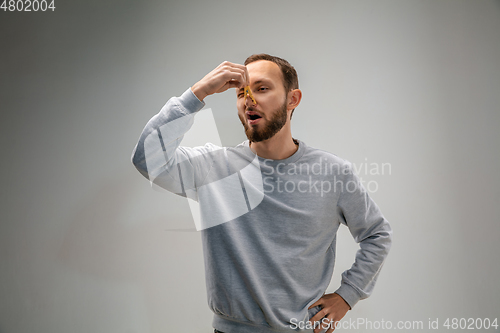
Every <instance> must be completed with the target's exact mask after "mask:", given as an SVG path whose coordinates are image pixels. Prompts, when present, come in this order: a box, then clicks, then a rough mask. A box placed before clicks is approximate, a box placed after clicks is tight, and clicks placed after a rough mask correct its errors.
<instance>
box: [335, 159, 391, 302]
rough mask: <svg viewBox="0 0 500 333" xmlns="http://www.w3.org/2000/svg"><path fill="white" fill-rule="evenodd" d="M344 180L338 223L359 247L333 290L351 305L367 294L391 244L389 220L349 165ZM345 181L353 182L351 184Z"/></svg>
mask: <svg viewBox="0 0 500 333" xmlns="http://www.w3.org/2000/svg"><path fill="white" fill-rule="evenodd" d="M345 167H346V168H345V170H350V171H349V172H346V173H344V177H343V178H344V183H343V188H342V189H341V191H342V192H341V194H340V197H339V200H338V202H337V211H338V215H339V218H340V220H341V223H343V224H345V225H347V227H348V228H349V231H350V233H351V235H352V236H353V238H354V240H355V241H356V242H357V243H359V246H360V249H359V250H358V252H357V253H356V259H355V261H354V264H353V265H352V267H351V268H350V269H349V270H347V271H345V272H343V273H342V282H341V286H340V288H339V289H337V290H336V291H335V293H337V294H339V295H340V296H342V298H343V299H344V300H345V301H346V302H347V303H348V304H349V306H350V307H351V308H352V307H354V305H355V304H356V303H357V302H358V301H359V300H361V299H365V298H367V297H368V296H370V295H371V293H372V291H373V288H374V286H375V283H376V281H377V278H378V275H379V273H380V270H381V269H382V266H383V264H384V261H385V259H386V257H387V255H388V253H389V250H390V248H391V244H392V230H391V227H390V225H389V222H388V221H387V220H386V219H385V218H384V216H383V215H382V212H381V211H380V209H379V208H378V206H377V205H376V204H375V202H374V201H373V200H372V199H371V197H370V196H369V195H368V192H367V191H366V189H365V188H364V187H363V186H362V184H361V182H360V180H359V178H358V177H357V176H356V175H355V174H354V172H353V171H352V167H351V166H350V165H347V164H346V166H345ZM349 184H356V187H355V188H354V190H353V188H352V187H353V186H352V185H349Z"/></svg>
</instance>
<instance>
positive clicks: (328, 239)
mask: <svg viewBox="0 0 500 333" xmlns="http://www.w3.org/2000/svg"><path fill="white" fill-rule="evenodd" d="M247 86H250V90H248V89H246V87H247ZM230 88H236V94H237V109H238V116H239V118H240V120H241V122H242V124H243V126H244V129H245V133H246V135H247V137H248V140H246V141H245V142H243V143H242V144H240V145H238V146H236V147H232V148H226V147H224V148H223V147H217V146H215V145H213V144H206V145H205V146H203V147H195V148H188V147H181V146H180V142H181V140H182V136H183V134H184V133H186V132H187V131H188V130H189V128H190V127H191V125H192V123H193V118H194V116H195V114H196V113H197V112H198V111H199V110H201V109H202V108H203V106H204V105H205V103H204V100H205V98H206V97H207V96H209V95H212V94H215V93H221V92H224V91H226V90H228V89H230ZM298 88H299V86H298V78H297V73H296V71H295V69H294V68H293V67H292V66H291V65H290V64H289V63H288V62H287V61H286V60H284V59H281V58H278V57H274V56H270V55H267V54H258V55H252V56H250V57H249V58H247V59H246V61H245V65H240V64H234V63H230V62H227V61H226V62H224V63H222V64H221V65H219V66H218V67H217V68H215V69H214V70H213V71H212V72H210V73H209V74H207V75H206V76H205V77H204V78H203V79H201V80H200V81H199V82H197V83H196V84H194V85H193V86H192V87H191V88H189V89H187V90H186V91H185V92H184V93H183V94H182V95H181V96H180V97H178V98H177V97H173V98H171V99H170V100H169V101H168V102H167V103H166V105H165V106H164V107H163V108H162V110H161V111H160V112H159V113H158V114H157V115H156V116H154V117H153V118H152V119H151V120H150V121H149V122H148V124H147V125H146V127H145V128H144V130H143V132H142V134H141V137H140V139H139V142H138V144H137V145H136V147H135V149H134V152H133V154H132V162H133V163H134V165H135V166H136V168H137V169H138V170H139V171H140V172H141V173H142V174H143V175H144V176H145V177H147V178H148V179H149V180H150V181H151V182H152V184H156V185H159V186H162V187H164V188H166V189H168V190H169V191H172V192H174V193H177V194H180V195H183V196H186V197H188V198H191V199H193V200H195V201H197V202H198V203H199V205H200V215H201V221H200V222H198V223H197V228H198V229H199V230H201V232H202V240H203V249H204V257H205V270H206V273H205V275H206V283H207V294H208V295H207V296H208V303H209V306H210V308H211V310H212V311H213V312H214V320H213V326H214V328H215V332H224V333H246V332H252V333H253V332H263V333H266V332H312V331H313V329H314V332H315V333H317V332H320V331H321V330H322V329H324V330H325V331H327V332H328V333H329V332H332V331H333V330H334V328H335V325H334V323H335V322H338V321H339V320H340V319H342V317H344V315H345V314H346V313H347V311H348V310H349V309H351V308H352V307H353V306H354V305H355V304H356V303H357V302H358V301H359V300H360V299H364V298H366V297H368V296H369V295H370V294H371V292H372V290H373V287H374V284H375V282H376V280H377V277H378V275H379V272H380V269H381V267H382V265H383V262H384V260H385V258H386V256H387V254H388V252H389V249H390V245H391V234H392V231H391V228H390V226H389V224H388V222H387V220H386V219H385V218H384V217H383V215H382V214H381V212H380V210H379V209H378V207H377V206H376V204H375V203H374V202H373V201H372V200H371V198H370V197H369V196H368V194H367V193H366V191H365V190H364V188H363V187H362V186H361V185H360V183H359V179H358V178H357V176H356V175H354V174H353V173H352V171H351V168H350V164H349V163H348V162H346V161H344V160H342V159H340V158H338V157H337V156H335V155H333V154H330V153H328V152H325V151H321V150H319V149H315V148H312V147H309V146H307V145H306V144H305V143H304V142H303V141H300V140H297V139H294V138H293V137H292V134H291V118H292V113H293V112H294V110H295V108H296V107H297V106H298V105H299V104H300V101H301V98H302V92H301V91H300V90H299V89H298ZM252 95H253V96H252ZM308 113H309V115H310V116H311V117H314V114H313V110H308ZM340 224H344V225H347V227H348V228H349V230H350V232H351V234H352V235H353V237H354V239H355V240H356V241H357V242H358V243H360V250H359V251H358V253H357V255H356V259H355V262H354V264H353V266H352V267H351V268H350V269H349V270H347V271H346V272H344V273H343V274H342V282H341V285H340V287H339V288H338V289H337V291H336V292H335V293H332V294H324V293H325V290H326V288H327V287H328V285H329V283H330V280H331V277H332V273H333V267H334V261H335V244H336V232H337V229H338V227H339V225H340Z"/></svg>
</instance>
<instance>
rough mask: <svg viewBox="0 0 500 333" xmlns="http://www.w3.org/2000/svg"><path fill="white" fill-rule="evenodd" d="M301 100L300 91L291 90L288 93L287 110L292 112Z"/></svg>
mask: <svg viewBox="0 0 500 333" xmlns="http://www.w3.org/2000/svg"><path fill="white" fill-rule="evenodd" d="M301 99H302V91H300V89H293V90H290V91H289V92H288V98H287V106H286V108H287V110H293V109H295V108H296V107H297V106H299V104H300V100H301Z"/></svg>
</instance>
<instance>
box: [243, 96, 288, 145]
mask: <svg viewBox="0 0 500 333" xmlns="http://www.w3.org/2000/svg"><path fill="white" fill-rule="evenodd" d="M247 110H248V111H254V109H253V108H251V107H250V108H247ZM239 117H240V121H241V123H242V124H243V127H244V128H245V134H246V136H247V138H248V141H250V142H260V141H264V140H267V139H270V138H272V137H273V136H274V135H275V134H276V133H278V132H279V131H280V130H281V129H282V128H283V126H285V124H286V119H287V113H286V100H285V101H284V102H283V105H281V106H280V107H278V108H277V109H276V110H274V112H273V113H272V117H271V119H269V120H267V119H265V122H266V124H265V125H261V124H256V125H253V126H251V125H248V122H247V118H246V115H243V116H241V115H240V116H239ZM259 126H263V127H262V128H260V129H259Z"/></svg>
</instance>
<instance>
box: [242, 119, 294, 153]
mask: <svg viewBox="0 0 500 333" xmlns="http://www.w3.org/2000/svg"><path fill="white" fill-rule="evenodd" d="M298 148H299V147H298V145H297V144H295V142H294V140H293V138H292V133H291V131H290V130H287V129H286V128H285V127H283V128H282V129H281V130H280V131H279V132H278V133H276V134H275V135H274V136H273V137H272V138H270V139H267V140H264V141H260V142H250V149H252V151H253V152H254V153H256V154H257V155H258V156H260V157H262V158H267V159H272V160H283V159H285V158H288V157H290V156H292V155H293V154H294V153H295V152H296V151H297V149H298Z"/></svg>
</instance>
